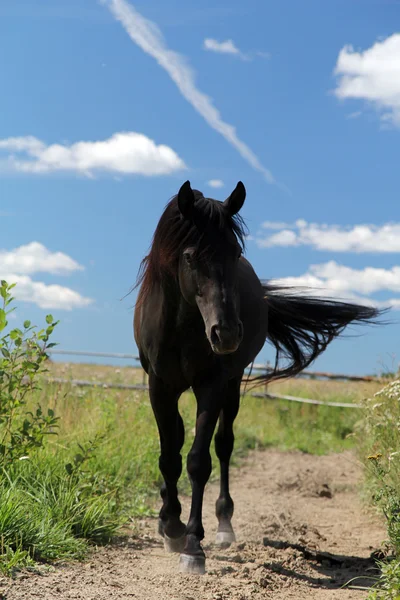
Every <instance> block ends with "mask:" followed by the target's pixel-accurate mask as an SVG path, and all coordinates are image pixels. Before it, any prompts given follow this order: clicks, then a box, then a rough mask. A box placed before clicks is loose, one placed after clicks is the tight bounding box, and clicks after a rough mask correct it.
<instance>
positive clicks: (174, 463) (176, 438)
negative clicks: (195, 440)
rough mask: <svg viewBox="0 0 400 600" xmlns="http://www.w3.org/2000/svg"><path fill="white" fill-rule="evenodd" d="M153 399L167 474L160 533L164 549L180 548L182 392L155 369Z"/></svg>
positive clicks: (182, 528) (182, 541)
mask: <svg viewBox="0 0 400 600" xmlns="http://www.w3.org/2000/svg"><path fill="white" fill-rule="evenodd" d="M149 388H150V401H151V406H152V408H153V412H154V416H155V418H156V421H157V426H158V432H159V435H160V450H161V452H160V459H159V467H160V471H161V473H162V476H163V477H164V483H163V485H162V487H161V497H162V500H163V505H162V508H161V511H160V520H159V533H160V534H161V535H162V536H163V538H164V546H165V549H166V550H168V551H169V552H181V551H182V549H183V547H184V544H185V530H186V528H185V525H184V524H183V523H182V521H181V520H180V515H181V512H182V508H181V504H180V502H179V500H178V488H177V483H178V480H179V477H180V475H181V473H182V456H181V454H180V452H181V449H182V446H183V442H184V437H185V430H184V426H183V421H182V417H181V416H180V414H179V412H178V399H179V396H180V392H178V391H177V390H175V389H172V388H170V387H169V386H167V385H166V384H165V383H164V382H163V381H162V380H161V379H159V378H158V377H156V375H154V373H152V372H150V374H149Z"/></svg>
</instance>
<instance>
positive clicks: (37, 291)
mask: <svg viewBox="0 0 400 600" xmlns="http://www.w3.org/2000/svg"><path fill="white" fill-rule="evenodd" d="M7 282H8V283H16V284H17V285H16V287H15V288H14V289H13V295H14V296H15V298H16V299H17V300H21V301H23V302H31V303H33V304H36V305H37V306H39V307H40V308H45V309H58V310H72V309H74V308H82V307H84V306H88V305H89V304H91V303H92V302H93V300H92V299H91V298H85V297H84V296H81V295H80V294H78V292H75V291H74V290H71V289H70V288H68V287H63V286H61V285H56V284H51V285H47V284H45V283H43V282H41V281H32V279H31V278H30V277H29V276H28V275H16V274H14V275H13V274H11V273H8V274H7Z"/></svg>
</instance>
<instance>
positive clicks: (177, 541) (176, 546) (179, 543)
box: [164, 534, 186, 553]
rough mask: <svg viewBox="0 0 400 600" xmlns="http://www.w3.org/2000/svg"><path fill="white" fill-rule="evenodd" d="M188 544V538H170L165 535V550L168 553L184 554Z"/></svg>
mask: <svg viewBox="0 0 400 600" xmlns="http://www.w3.org/2000/svg"><path fill="white" fill-rule="evenodd" d="M185 543H186V536H184V535H182V536H181V537H178V538H170V537H168V536H167V535H166V534H164V549H165V551H166V552H178V553H180V552H183V549H184V547H185Z"/></svg>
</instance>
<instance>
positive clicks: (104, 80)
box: [0, 0, 400, 373]
mask: <svg viewBox="0 0 400 600" xmlns="http://www.w3.org/2000/svg"><path fill="white" fill-rule="evenodd" d="M322 4H323V6H322ZM399 12H400V5H399V3H398V2H394V1H393V2H390V1H383V0H377V1H368V0H363V1H361V0H343V1H340V0H337V1H335V2H333V1H331V2H324V3H321V2H320V0H315V1H314V0H307V1H304V2H293V1H290V2H289V1H285V0H280V1H279V2H276V1H275V2H272V1H268V0H267V1H264V0H263V1H261V0H257V1H254V0H253V1H249V2H246V3H243V2H238V1H232V0H229V1H228V0H224V1H220V0H218V1H217V2H209V1H204V2H202V3H201V6H199V5H197V7H196V6H195V5H194V3H188V2H183V1H181V0H174V1H169V2H163V1H161V0H157V1H152V2H133V3H128V2H125V0H105V1H104V2H103V3H101V2H97V1H96V0H68V2H66V1H64V0H58V1H57V2H56V3H55V2H54V1H52V0H35V2H33V1H20V2H18V3H15V2H10V1H8V0H5V1H4V2H2V3H1V5H0V56H2V57H3V59H2V78H3V86H2V93H1V94H0V114H1V115H2V119H1V124H0V186H1V204H0V227H1V228H0V231H1V234H0V276H1V277H5V278H7V279H10V277H11V278H14V279H17V280H18V281H19V283H18V286H17V290H19V292H17V293H18V315H19V316H18V318H19V319H22V318H28V317H29V318H31V319H32V320H34V321H36V322H37V323H41V321H43V317H44V315H45V314H46V313H47V312H52V313H53V314H54V315H55V316H56V317H57V318H59V319H60V320H61V324H60V326H59V330H58V332H57V341H59V343H60V347H62V348H69V349H77V350H92V351H111V352H132V351H133V352H134V351H135V346H134V342H133V337H132V324H131V322H132V306H133V304H134V300H135V294H132V295H130V296H128V297H127V298H125V299H123V300H121V298H123V297H124V296H125V294H126V293H127V292H128V291H129V289H130V287H131V285H132V283H133V282H134V281H135V277H136V273H137V269H138V266H139V262H140V259H141V258H142V257H143V255H144V254H145V253H146V251H147V249H148V246H149V244H150V240H151V236H152V233H153V231H154V228H155V226H156V224H157V221H158V218H159V217H160V215H161V212H162V210H163V207H164V205H165V204H166V202H167V201H168V199H169V198H170V197H171V196H172V195H173V194H174V193H176V192H177V190H178V188H179V186H180V185H181V183H183V181H185V180H186V179H188V178H189V179H190V181H191V182H192V186H193V187H195V188H197V189H201V190H202V191H203V192H204V193H205V195H208V196H211V197H216V198H218V199H224V198H225V197H226V196H227V195H228V194H229V193H230V191H231V190H232V189H233V188H234V186H235V185H236V183H237V181H238V180H242V181H243V182H244V183H245V186H246V188H247V200H246V203H245V206H244V208H243V211H242V214H243V217H244V218H245V219H246V221H247V224H248V226H249V229H250V233H251V236H252V237H251V239H250V240H249V241H248V246H247V256H248V258H249V259H250V261H251V262H252V263H253V265H254V267H255V269H256V271H257V273H258V275H259V276H260V277H261V278H264V279H267V278H268V279H270V278H272V279H277V278H280V279H284V280H285V281H287V282H290V283H297V284H303V283H307V284H311V285H315V286H316V287H321V288H324V290H327V293H329V294H330V295H333V296H338V295H339V296H344V297H349V298H355V299H359V300H360V301H368V302H378V303H389V304H391V306H392V307H393V312H392V319H393V320H395V321H396V320H398V319H399V315H400V312H399V310H398V309H399V307H400V262H399V261H400V207H399V203H398V199H397V190H398V189H399V180H400V170H399V168H398V145H399V140H400V129H399V128H400V83H399V82H400V36H399V34H398V32H397V31H396V30H395V29H394V28H393V24H394V23H396V21H397V20H398V17H399ZM144 19H145V20H144ZM335 69H336V72H335ZM215 109H216V110H215ZM209 182H214V185H218V184H219V185H220V187H214V188H213V187H212V185H211V184H210V183H209ZM48 286H57V287H48ZM89 300H90V301H89ZM352 333H353V332H352ZM357 333H358V334H362V335H361V337H355V338H354V337H352V338H347V339H343V340H337V341H335V342H334V343H333V344H332V345H331V347H330V349H329V350H328V351H327V352H326V353H325V354H324V355H323V356H322V357H321V358H320V359H318V361H317V363H316V364H315V368H321V369H329V370H331V371H336V372H339V371H343V372H358V373H370V372H377V371H379V370H381V369H382V368H387V369H392V368H393V367H394V366H397V364H398V362H399V361H400V356H399V352H398V339H399V333H400V330H399V325H398V324H396V323H395V324H393V325H390V326H387V327H384V328H379V329H376V328H363V329H361V328H360V329H358V330H357ZM267 357H271V353H270V352H269V351H268V350H267V348H266V349H265V351H263V353H262V355H261V357H260V358H262V359H265V358H267Z"/></svg>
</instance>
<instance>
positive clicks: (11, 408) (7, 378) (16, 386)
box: [0, 281, 58, 469]
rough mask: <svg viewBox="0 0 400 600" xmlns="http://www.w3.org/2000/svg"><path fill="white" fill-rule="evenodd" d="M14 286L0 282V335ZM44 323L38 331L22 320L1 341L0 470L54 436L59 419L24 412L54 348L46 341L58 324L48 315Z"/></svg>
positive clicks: (49, 413)
mask: <svg viewBox="0 0 400 600" xmlns="http://www.w3.org/2000/svg"><path fill="white" fill-rule="evenodd" d="M14 285H15V284H11V285H8V284H7V282H6V281H2V282H1V286H0V296H1V298H2V301H3V307H2V308H0V333H2V332H3V331H4V330H5V328H6V327H7V325H8V321H7V316H8V315H9V314H10V313H11V312H12V311H13V310H14V309H13V308H10V305H11V303H12V301H13V300H14V298H13V297H12V295H11V290H12V289H13V287H14ZM46 322H47V328H46V329H45V330H44V329H43V330H41V331H37V330H36V327H33V326H32V325H31V323H30V321H25V322H24V325H23V327H24V329H23V331H21V329H18V328H14V329H12V330H11V331H10V332H9V333H7V334H6V335H4V336H3V337H1V338H0V355H1V357H0V469H1V468H5V467H8V466H10V465H11V464H13V463H15V461H17V460H23V459H26V458H29V455H30V452H31V451H33V450H34V449H36V448H41V447H42V446H43V442H44V439H45V437H46V436H48V435H51V434H55V428H56V427H57V421H58V419H57V418H56V417H55V416H54V412H53V411H52V410H51V409H50V408H49V409H48V410H47V412H46V414H45V413H44V412H43V410H42V408H41V406H40V405H39V406H37V408H36V409H35V410H34V412H32V411H29V410H26V401H27V397H28V395H29V394H30V393H32V391H33V390H34V389H35V388H37V383H36V381H37V379H38V376H39V375H40V374H41V373H43V372H44V371H45V360H46V358H47V355H46V349H47V348H50V347H52V346H54V345H55V344H53V343H48V341H49V338H50V336H51V334H52V333H53V331H54V328H55V326H56V325H57V324H58V321H57V322H54V319H53V317H52V316H51V315H47V317H46Z"/></svg>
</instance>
